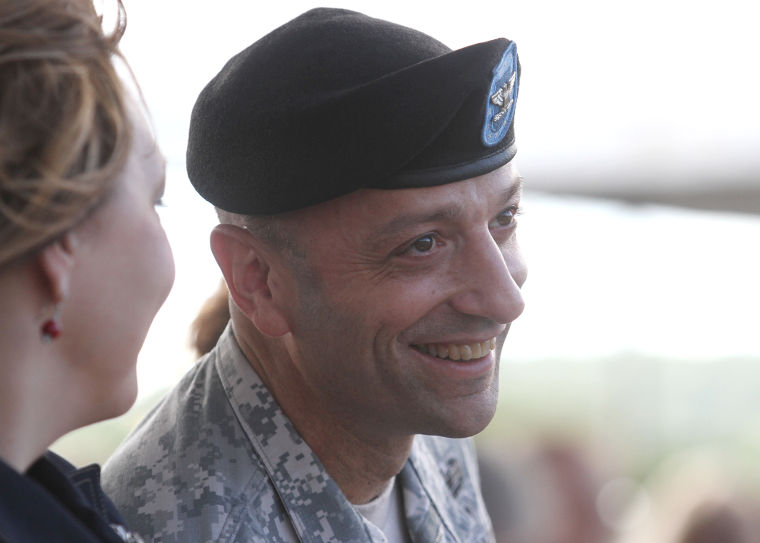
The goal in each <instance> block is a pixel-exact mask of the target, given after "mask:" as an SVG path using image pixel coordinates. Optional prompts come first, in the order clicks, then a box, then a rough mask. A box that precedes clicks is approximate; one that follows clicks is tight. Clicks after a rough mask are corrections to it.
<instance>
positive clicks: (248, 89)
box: [187, 8, 520, 215]
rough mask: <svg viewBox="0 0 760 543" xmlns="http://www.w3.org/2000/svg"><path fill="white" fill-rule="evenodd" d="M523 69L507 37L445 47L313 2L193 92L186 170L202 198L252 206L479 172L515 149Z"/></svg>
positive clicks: (262, 210)
mask: <svg viewBox="0 0 760 543" xmlns="http://www.w3.org/2000/svg"><path fill="white" fill-rule="evenodd" d="M519 76H520V65H519V62H518V58H517V51H516V48H515V45H514V43H512V42H510V41H509V40H506V39H504V38H499V39H495V40H492V41H488V42H484V43H479V44H476V45H471V46H469V47H465V48H463V49H459V50H456V51H452V50H451V49H449V48H448V47H446V46H445V45H443V44H442V43H440V42H439V41H437V40H435V39H434V38H431V37H430V36H428V35H426V34H423V33H421V32H418V31H416V30H413V29H411V28H407V27H404V26H400V25H397V24H393V23H390V22H387V21H383V20H380V19H374V18H371V17H367V16H366V15H362V14H360V13H356V12H353V11H347V10H341V9H326V8H318V9H313V10H311V11H308V12H306V13H304V14H303V15H301V16H299V17H297V18H296V19H293V20H292V21H290V22H288V23H286V24H285V25H283V26H281V27H279V28H277V29H276V30H274V31H272V32H271V33H270V34H268V35H266V36H264V37H263V38H261V39H259V40H258V41H256V42H255V43H253V44H252V45H251V46H249V47H248V48H246V49H244V50H243V51H241V52H240V53H239V54H237V55H236V56H234V57H232V58H231V59H230V60H229V62H227V64H226V65H225V66H224V67H223V68H222V70H221V71H220V72H219V74H217V75H216V77H214V78H213V79H212V80H211V81H210V82H209V83H208V85H207V86H206V87H205V89H204V90H203V91H202V92H201V94H200V96H199V97H198V100H197V102H196V104H195V107H194V109H193V113H192V118H191V122H190V137H189V142H188V148H187V170H188V174H189V177H190V180H191V182H192V183H193V186H194V187H195V189H196V190H197V191H198V192H199V193H200V194H201V196H203V197H204V198H205V199H206V200H208V201H209V202H211V203H212V204H214V205H215V206H217V207H219V208H221V209H224V210H227V211H230V212H233V213H242V214H249V215H262V214H273V213H280V212H285V211H291V210H294V209H299V208H303V207H306V206H310V205H313V204H317V203H320V202H324V201H327V200H330V199H332V198H336V197H338V196H342V195H344V194H348V193H350V192H353V191H355V190H357V189H361V188H378V189H399V188H411V187H427V186H434V185H442V184H445V183H451V182H454V181H461V180H463V179H468V178H471V177H476V176H478V175H482V174H485V173H487V172H489V171H492V170H494V169H496V168H498V167H500V166H502V165H504V164H506V163H507V162H509V161H510V160H511V159H512V157H514V155H515V152H516V148H515V137H514V128H513V118H514V110H515V102H516V100H517V93H518V87H519Z"/></svg>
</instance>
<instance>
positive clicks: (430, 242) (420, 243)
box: [411, 234, 435, 253]
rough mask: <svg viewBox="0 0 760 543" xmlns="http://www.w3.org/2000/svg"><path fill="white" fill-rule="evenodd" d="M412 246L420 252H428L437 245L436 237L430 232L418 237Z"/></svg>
mask: <svg viewBox="0 0 760 543" xmlns="http://www.w3.org/2000/svg"><path fill="white" fill-rule="evenodd" d="M411 247H412V249H414V250H415V251H417V252H418V253H427V252H428V251H430V250H432V249H433V247H435V237H433V235H432V234H428V235H426V236H422V237H421V238H417V239H416V240H415V241H414V243H412V246H411Z"/></svg>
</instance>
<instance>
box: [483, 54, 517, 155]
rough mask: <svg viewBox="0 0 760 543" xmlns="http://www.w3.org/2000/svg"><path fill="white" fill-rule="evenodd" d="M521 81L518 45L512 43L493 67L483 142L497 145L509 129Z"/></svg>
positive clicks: (491, 145)
mask: <svg viewBox="0 0 760 543" xmlns="http://www.w3.org/2000/svg"><path fill="white" fill-rule="evenodd" d="M519 85H520V82H519V81H518V78H517V47H516V46H515V44H514V43H510V44H509V46H508V47H507V48H506V50H505V51H504V54H503V55H502V56H501V60H500V61H499V63H498V64H497V65H496V67H495V68H494V69H493V79H492V80H491V88H490V90H489V92H488V102H487V103H486V118H485V122H484V123H483V138H482V139H483V143H484V144H485V145H487V146H488V147H493V146H494V145H497V144H498V143H499V142H500V141H501V140H502V139H504V136H506V134H507V132H508V131H509V127H510V125H511V124H512V119H513V118H514V115H515V100H516V99H517V89H518V87H519Z"/></svg>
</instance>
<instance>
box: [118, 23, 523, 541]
mask: <svg viewBox="0 0 760 543" xmlns="http://www.w3.org/2000/svg"><path fill="white" fill-rule="evenodd" d="M518 78H519V65H518V60H517V53H516V50H515V46H514V44H512V43H511V42H509V41H508V40H505V39H498V40H493V41H490V42H486V43H482V44H478V45H473V46H471V47H467V48H464V49H461V50H458V51H453V52H452V51H451V50H450V49H448V48H447V47H446V46H444V45H442V44H441V43H439V42H437V41H436V40H434V39H433V38H431V37H429V36H426V35H424V34H422V33H420V32H417V31H415V30H412V29H409V28H405V27H402V26H398V25H395V24H391V23H388V22H385V21H380V20H377V19H372V18H369V17H366V16H364V15H361V14H358V13H354V12H350V11H344V10H336V9H316V10H312V11H309V12H307V13H305V14H304V15H302V16H300V17H298V18H296V19H294V20H293V21H291V22H289V23H287V24H285V25H284V26H282V27H280V28H278V29H277V30H275V31H274V32H272V33H271V34H269V35H267V36H265V37H264V38H262V39H260V40H258V41H257V42H255V43H254V44H253V45H251V46H250V47H249V48H247V49H246V50H244V51H242V52H241V53H240V54H238V55H237V56H235V57H233V58H232V59H231V60H230V61H229V62H228V63H227V65H226V66H225V67H224V68H223V69H222V71H221V72H220V73H219V74H218V75H217V76H216V77H215V78H214V79H213V80H212V81H211V82H210V83H209V84H208V86H207V87H206V88H205V89H204V91H203V92H202V93H201V95H200V97H199V99H198V101H197V103H196V106H195V109H194V111H193V117H192V122H191V128H190V141H189V146H188V154H187V158H188V172H189V176H190V179H191V181H192V182H193V184H194V186H195V188H196V189H197V190H198V192H199V193H200V194H201V195H202V196H203V197H204V198H206V199H207V200H208V201H210V202H211V203H213V204H214V205H215V206H216V208H217V210H218V212H219V216H220V219H221V221H220V222H221V223H222V224H220V225H219V226H217V227H216V228H215V229H214V231H213V233H212V234H211V247H212V250H213V253H214V256H215V257H216V259H217V262H218V263H219V266H220V268H221V270H222V272H223V274H224V277H225V280H226V282H227V285H228V288H229V291H230V297H231V305H230V311H231V325H230V326H229V327H228V329H227V330H226V331H225V333H224V334H223V335H222V337H221V339H220V341H219V343H218V344H217V346H216V347H215V348H214V349H213V350H212V351H211V352H210V353H209V354H208V355H207V356H206V357H204V358H202V359H201V360H200V361H199V363H198V364H197V365H196V366H195V368H194V369H193V370H192V371H191V372H189V374H188V375H187V376H186V377H185V378H184V379H183V380H182V381H181V382H180V383H179V385H178V386H177V387H176V388H175V390H174V391H173V392H171V393H170V394H169V395H168V397H167V398H166V399H165V400H164V401H163V402H162V403H161V404H160V405H159V406H158V407H157V408H156V409H155V410H154V411H153V412H152V413H151V414H150V415H149V416H148V418H147V419H146V420H145V421H143V423H142V424H141V425H140V426H139V428H137V429H136V430H135V432H134V433H133V434H132V435H131V436H130V437H129V438H128V439H127V441H126V443H125V444H124V445H123V446H122V447H121V449H120V450H119V451H117V453H116V454H115V456H114V458H113V459H112V460H111V461H110V462H109V464H108V465H107V467H106V473H105V487H106V490H107V491H108V492H109V493H110V494H111V496H112V497H113V499H114V500H115V501H116V503H117V504H118V505H119V506H120V508H121V509H122V511H123V512H124V513H125V515H126V516H127V517H128V518H129V520H130V522H131V523H132V525H133V526H134V527H135V528H137V529H138V530H139V531H141V532H142V533H143V535H144V536H146V537H147V538H148V539H150V538H154V539H155V540H156V541H163V542H169V541H172V542H174V541H176V542H180V541H181V542H192V541H202V542H207V541H235V542H238V541H239V542H243V541H246V542H248V541H261V542H264V541H268V542H269V541H275V542H277V541H287V542H291V541H302V542H306V541H309V542H323V541H325V542H326V541H333V542H338V541H345V542H362V541H375V542H380V541H390V542H408V541H413V542H415V543H422V542H428V541H430V542H433V541H436V542H439V541H462V542H463V541H492V539H493V536H492V534H491V526H490V521H489V520H488V516H487V514H486V512H485V508H484V505H483V502H482V499H481V497H480V489H479V482H478V474H477V468H476V465H475V458H474V453H473V449H472V445H471V443H470V441H468V440H466V439H457V438H465V437H467V436H471V435H473V434H475V433H477V432H479V431H480V430H482V429H483V428H484V427H485V426H486V424H488V422H489V421H490V419H491V417H492V416H493V413H494V410H495V407H496V399H497V384H498V371H497V368H498V360H499V356H500V353H501V347H502V344H503V342H504V339H505V337H506V334H507V330H508V328H509V323H511V322H512V321H513V320H514V319H516V318H517V317H518V316H519V315H520V313H521V312H522V310H523V300H522V297H521V294H520V286H521V285H522V283H523V281H524V280H525V273H526V271H525V266H524V263H523V261H522V257H521V255H520V251H519V248H518V245H517V241H516V237H515V228H516V218H515V217H516V214H517V211H518V209H519V200H520V178H519V176H518V174H517V171H516V169H515V166H514V164H513V161H512V158H513V157H514V154H515V143H514V130H513V127H512V120H513V116H514V108H515V100H516V98H517V90H518V85H519V79H518ZM434 436H443V437H434Z"/></svg>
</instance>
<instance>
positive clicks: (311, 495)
mask: <svg viewBox="0 0 760 543" xmlns="http://www.w3.org/2000/svg"><path fill="white" fill-rule="evenodd" d="M216 352H217V356H216V360H215V364H216V368H217V371H218V373H219V376H220V378H221V381H222V386H223V387H224V391H225V394H226V395H227V397H228V398H229V400H230V405H231V407H232V410H233V411H234V412H235V416H236V417H237V419H238V421H239V422H240V424H241V426H242V428H243V431H244V432H245V434H246V436H247V437H248V439H249V441H250V442H251V445H252V446H253V448H254V450H255V451H256V453H257V455H258V456H259V458H260V459H261V462H262V464H263V465H264V468H265V470H266V472H267V475H268V477H269V479H270V480H271V481H272V484H273V485H274V487H275V489H276V491H277V494H278V495H279V497H280V500H281V501H282V504H283V506H284V508H285V510H286V511H287V514H288V516H289V517H290V520H291V522H292V524H293V527H294V529H295V531H296V534H297V536H298V538H299V540H300V541H301V542H302V543H311V542H313V543H321V542H323V541H329V540H331V539H333V538H334V537H335V534H340V537H341V539H343V540H345V541H352V542H363V541H373V539H372V537H371V535H370V533H369V528H368V526H367V525H368V523H365V521H364V520H363V518H362V517H361V516H360V515H359V514H358V513H357V512H356V510H355V509H354V508H353V506H352V505H351V503H350V502H349V501H348V500H347V499H346V498H345V496H344V495H343V492H342V491H341V490H340V488H339V487H338V485H337V484H336V483H335V481H333V480H332V478H331V477H330V476H329V475H328V473H327V471H326V470H325V468H324V466H323V465H322V463H321V462H320V461H319V458H317V456H316V455H315V454H314V452H313V451H312V450H311V448H309V446H308V445H307V444H306V442H305V441H304V440H303V439H302V438H301V436H300V434H299V433H298V431H297V430H296V429H295V427H294V426H293V424H292V423H291V421H290V420H289V419H288V417H287V416H286V415H285V413H283V412H282V409H281V408H280V406H279V405H278V404H277V402H276V401H275V399H274V398H273V397H272V395H271V393H270V392H269V390H268V389H267V387H266V386H265V385H264V383H263V382H262V381H261V379H260V378H259V376H258V375H257V374H256V372H255V371H254V370H253V368H252V367H251V364H250V363H249V362H248V360H247V359H246V357H245V355H244V354H243V353H242V351H241V350H240V347H239V346H238V344H237V342H236V341H235V338H234V336H233V334H232V330H231V328H230V327H228V328H227V330H226V331H225V333H224V335H223V336H222V339H221V340H220V342H219V344H218V345H217V351H216Z"/></svg>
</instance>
